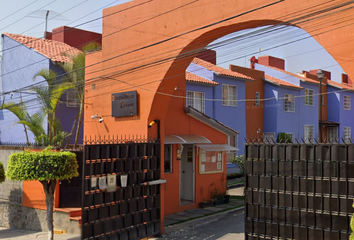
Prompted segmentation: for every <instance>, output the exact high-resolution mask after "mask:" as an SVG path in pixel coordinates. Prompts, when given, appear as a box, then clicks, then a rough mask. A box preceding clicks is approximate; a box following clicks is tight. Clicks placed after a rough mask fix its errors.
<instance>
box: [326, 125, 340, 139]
mask: <svg viewBox="0 0 354 240" xmlns="http://www.w3.org/2000/svg"><path fill="white" fill-rule="evenodd" d="M327 138H328V140H329V141H330V142H334V141H337V139H338V127H328V128H327Z"/></svg>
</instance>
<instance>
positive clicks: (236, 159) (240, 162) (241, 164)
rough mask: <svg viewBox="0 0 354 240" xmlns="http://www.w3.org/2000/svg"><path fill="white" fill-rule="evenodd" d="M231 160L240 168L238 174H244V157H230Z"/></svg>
mask: <svg viewBox="0 0 354 240" xmlns="http://www.w3.org/2000/svg"><path fill="white" fill-rule="evenodd" d="M231 162H232V163H233V164H235V165H236V166H238V167H239V168H240V174H242V175H244V173H245V159H244V156H243V155H241V156H236V157H234V158H233V159H231Z"/></svg>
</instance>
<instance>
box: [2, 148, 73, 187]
mask: <svg viewBox="0 0 354 240" xmlns="http://www.w3.org/2000/svg"><path fill="white" fill-rule="evenodd" d="M78 168H79V165H78V164H77V161H76V155H75V154H74V153H71V152H54V151H48V150H44V151H42V152H29V151H24V152H20V153H13V154H11V155H10V158H9V162H8V166H7V169H6V177H7V178H8V179H10V180H18V181H31V180H38V181H50V180H67V179H71V178H73V177H77V176H79V173H78V171H77V169H78Z"/></svg>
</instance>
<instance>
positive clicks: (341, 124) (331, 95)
mask: <svg viewBox="0 0 354 240" xmlns="http://www.w3.org/2000/svg"><path fill="white" fill-rule="evenodd" d="M344 79H347V78H343V75H342V82H341V83H338V82H335V81H331V80H327V92H328V94H327V99H328V110H327V111H328V113H327V114H328V121H330V122H331V123H332V125H331V126H328V127H327V139H328V140H329V141H331V142H336V141H339V142H343V141H344V142H348V143H349V142H351V140H352V139H353V138H352V129H354V121H353V118H354V112H353V108H352V106H354V105H353V104H354V88H353V85H352V84H351V83H349V82H348V81H343V80H344Z"/></svg>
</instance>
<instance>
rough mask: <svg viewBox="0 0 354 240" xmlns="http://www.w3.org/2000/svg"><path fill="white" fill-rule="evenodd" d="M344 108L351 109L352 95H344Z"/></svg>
mask: <svg viewBox="0 0 354 240" xmlns="http://www.w3.org/2000/svg"><path fill="white" fill-rule="evenodd" d="M343 108H344V110H350V109H351V102H350V96H348V95H344V97H343Z"/></svg>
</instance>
